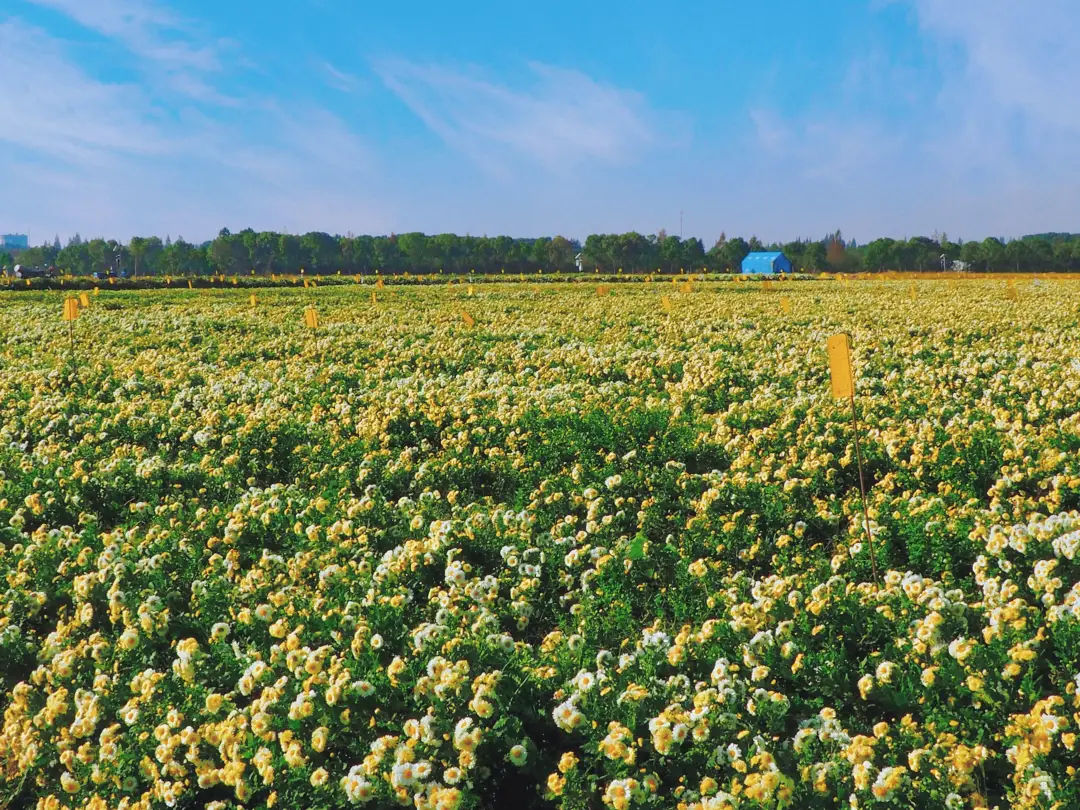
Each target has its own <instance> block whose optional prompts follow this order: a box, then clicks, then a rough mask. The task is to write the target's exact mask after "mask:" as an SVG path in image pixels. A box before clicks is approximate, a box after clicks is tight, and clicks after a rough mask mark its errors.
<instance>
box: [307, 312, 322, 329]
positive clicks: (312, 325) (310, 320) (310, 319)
mask: <svg viewBox="0 0 1080 810" xmlns="http://www.w3.org/2000/svg"><path fill="white" fill-rule="evenodd" d="M304 325H305V326H307V327H308V328H309V329H317V328H318V327H319V313H318V312H316V311H315V307H313V306H309V307H308V308H307V309H305V310H304Z"/></svg>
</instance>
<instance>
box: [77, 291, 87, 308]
mask: <svg viewBox="0 0 1080 810" xmlns="http://www.w3.org/2000/svg"><path fill="white" fill-rule="evenodd" d="M79 305H80V306H81V307H82V308H83V309H90V296H89V295H87V294H86V293H79Z"/></svg>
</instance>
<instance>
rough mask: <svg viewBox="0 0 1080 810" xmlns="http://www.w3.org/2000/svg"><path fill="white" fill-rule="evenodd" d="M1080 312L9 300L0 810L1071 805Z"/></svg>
mask: <svg viewBox="0 0 1080 810" xmlns="http://www.w3.org/2000/svg"><path fill="white" fill-rule="evenodd" d="M1072 283H1073V282H1066V283H1065V284H1063V285H1061V286H1060V287H1055V286H1053V285H1049V284H1042V285H1040V286H1034V287H1033V286H1030V285H1025V286H1022V287H1021V294H1020V296H1019V300H1014V299H1012V298H1007V297H1006V296H1005V295H1004V294H1003V291H1004V283H1003V282H995V281H967V282H964V283H963V285H962V286H956V287H954V286H950V285H948V284H946V283H944V282H926V281H920V282H918V291H917V292H918V295H917V298H916V300H915V301H914V302H913V301H912V289H911V282H908V281H903V282H899V281H895V282H894V281H885V282H881V281H878V282H872V283H863V282H846V283H843V284H839V283H832V284H830V283H828V282H823V283H817V284H801V285H795V284H788V285H787V287H788V289H784V290H783V293H782V294H783V295H784V296H786V297H788V299H789V301H790V314H785V313H783V312H782V311H781V307H780V306H779V303H778V298H779V295H780V294H781V293H780V292H778V291H776V290H775V289H774V290H765V289H762V288H760V287H757V286H754V287H753V288H751V285H730V284H729V285H710V284H696V285H694V286H693V287H689V288H685V289H684V288H683V287H679V288H678V289H674V288H672V287H671V285H666V286H664V288H663V289H660V287H661V285H660V284H659V283H642V284H638V285H634V286H633V287H629V286H627V287H620V288H617V289H615V290H614V291H612V292H611V293H610V294H608V295H604V296H597V295H595V293H593V291H591V290H587V289H582V287H581V286H577V287H569V286H566V287H560V286H556V285H550V286H547V287H545V288H538V287H532V286H530V285H485V286H484V287H483V288H482V289H481V290H478V291H476V292H475V294H470V293H471V292H472V291H470V293H467V292H466V291H465V290H464V289H459V288H457V287H454V288H445V287H433V288H411V289H400V290H393V289H390V288H387V289H386V290H385V291H381V292H380V297H379V298H378V299H377V300H376V301H375V302H374V303H372V301H371V300H370V298H369V295H370V290H366V291H365V290H363V289H360V288H358V287H352V288H350V287H336V288H329V289H322V288H320V289H314V288H313V289H311V290H305V291H296V290H293V291H288V290H284V291H268V292H266V293H262V294H260V296H259V300H258V303H257V305H255V306H254V307H253V306H252V305H251V303H250V302H249V300H248V294H247V293H246V292H239V291H238V292H232V291H229V290H224V291H213V292H206V291H198V290H194V291H169V292H165V291H160V292H141V293H133V292H123V293H110V292H105V293H103V294H101V295H99V296H97V297H95V298H94V300H93V303H92V305H91V307H90V309H89V310H88V311H85V312H84V313H83V314H82V315H81V316H80V318H79V320H78V321H77V322H76V324H75V326H76V335H77V343H76V346H75V348H74V357H75V358H76V360H77V362H75V363H73V362H72V357H71V356H70V354H69V352H70V348H69V344H68V341H67V334H66V329H64V326H63V324H62V322H60V321H59V320H58V318H57V317H56V313H57V312H58V311H59V299H58V298H55V297H48V296H49V295H50V294H37V293H24V294H23V295H22V297H20V298H19V299H18V300H17V301H14V302H8V303H7V305H6V306H4V307H3V309H0V319H2V320H3V332H2V335H3V338H2V345H0V352H2V354H0V359H2V365H0V409H2V414H0V417H2V418H0V575H2V577H3V580H2V582H0V589H2V594H0V710H2V714H3V721H2V722H3V724H2V728H0V806H2V805H4V804H5V802H10V803H12V804H13V805H15V806H28V807H33V806H36V807H38V808H40V810H60V809H61V808H88V810H104V808H123V809H124V810H135V808H140V809H141V808H150V807H161V806H165V807H173V806H178V807H179V806H183V807H191V806H207V807H213V808H215V809H216V810H221V809H222V808H226V807H240V806H245V807H274V806H281V807H347V806H354V805H358V806H363V805H365V804H366V805H369V806H372V807H382V806H392V805H400V806H403V807H414V808H417V809H418V810H429V809H430V810H436V809H437V810H452V809H453V808H476V807H499V806H506V805H509V804H511V803H517V804H519V805H520V806H522V807H560V808H567V809H568V808H612V810H622V809H623V808H636V807H655V808H668V807H679V808H681V810H726V809H728V808H730V809H731V810H734V808H784V807H792V808H794V807H836V806H838V805H841V804H843V805H846V806H848V807H852V808H854V807H876V806H880V807H888V806H895V807H910V806H917V807H948V808H978V807H995V806H996V807H1002V808H1004V807H1007V806H1008V807H1026V808H1049V807H1073V806H1078V805H1080V788H1078V783H1080V780H1078V779H1076V766H1077V764H1078V762H1080V750H1078V749H1077V734H1078V733H1080V691H1078V690H1080V513H1078V512H1077V511H1076V510H1077V509H1080V456H1078V455H1077V450H1078V449H1080V411H1078V409H1077V406H1076V403H1077V402H1080V348H1078V347H1077V345H1076V343H1075V341H1074V340H1073V339H1072V332H1071V330H1072V329H1073V328H1075V322H1076V314H1075V307H1074V305H1073V304H1071V303H1069V296H1068V295H1066V294H1063V293H1064V292H1065V291H1066V289H1067V285H1071V284H1072ZM1068 289H1071V288H1068ZM661 294H663V295H665V296H667V299H666V302H665V305H664V306H663V307H662V306H660V296H661ZM308 305H314V306H316V307H317V308H318V311H319V316H320V317H319V326H318V328H317V329H309V328H305V326H304V320H303V314H302V313H303V310H304V308H305V307H307V306H308ZM463 309H466V310H467V311H468V312H469V313H471V315H472V316H473V318H474V319H475V323H474V325H473V326H472V327H469V326H467V325H465V323H463V320H462V317H461V312H462V310H463ZM841 328H847V329H850V330H851V331H852V333H853V343H854V347H855V365H856V367H857V369H858V380H859V382H858V385H859V399H858V402H859V406H860V409H861V422H862V423H863V456H864V462H865V467H866V470H865V472H866V479H867V486H868V487H869V490H870V491H869V498H868V500H869V503H868V512H869V518H870V530H871V535H872V537H871V542H869V543H868V542H867V538H866V536H865V534H864V530H863V525H862V510H861V504H860V499H859V490H858V475H857V472H856V465H855V458H854V451H853V446H852V443H851V431H852V424H851V415H850V411H849V410H846V409H845V408H846V403H844V402H840V403H836V402H834V401H833V400H832V399H831V398H830V396H829V390H828V371H827V364H826V361H825V353H824V341H825V338H826V337H827V336H828V335H829V334H831V333H833V332H835V331H837V330H838V329H841ZM871 555H874V558H875V559H874V561H875V562H876V565H875V566H872V564H871ZM875 568H876V571H877V577H876V578H875V576H874V575H873V573H872V571H873V570H874V569H875Z"/></svg>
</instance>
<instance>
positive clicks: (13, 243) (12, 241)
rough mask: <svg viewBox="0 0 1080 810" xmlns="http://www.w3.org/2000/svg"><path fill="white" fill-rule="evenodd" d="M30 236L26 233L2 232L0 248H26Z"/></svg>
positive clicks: (0, 234) (28, 245) (28, 244)
mask: <svg viewBox="0 0 1080 810" xmlns="http://www.w3.org/2000/svg"><path fill="white" fill-rule="evenodd" d="M29 247H30V237H29V236H27V235H26V234H25V233H0V250H26V249H27V248H29Z"/></svg>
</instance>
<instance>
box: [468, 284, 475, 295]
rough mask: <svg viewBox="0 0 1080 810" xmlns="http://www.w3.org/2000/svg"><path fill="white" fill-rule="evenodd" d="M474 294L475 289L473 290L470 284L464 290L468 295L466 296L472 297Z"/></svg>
mask: <svg viewBox="0 0 1080 810" xmlns="http://www.w3.org/2000/svg"><path fill="white" fill-rule="evenodd" d="M475 292H476V290H475V289H473V285H472V284H470V285H469V286H468V287H467V288H466V294H468V295H472V294H473V293H475Z"/></svg>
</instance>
